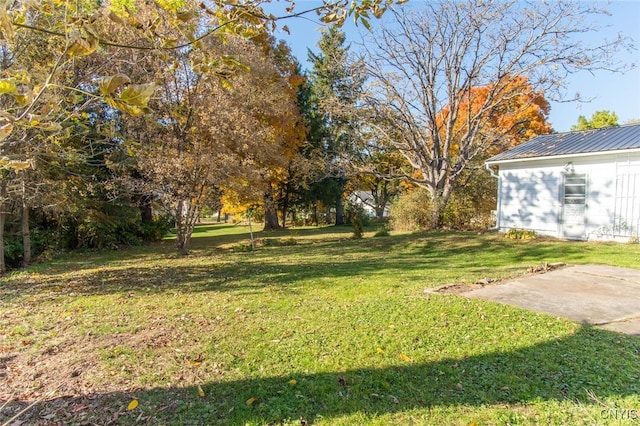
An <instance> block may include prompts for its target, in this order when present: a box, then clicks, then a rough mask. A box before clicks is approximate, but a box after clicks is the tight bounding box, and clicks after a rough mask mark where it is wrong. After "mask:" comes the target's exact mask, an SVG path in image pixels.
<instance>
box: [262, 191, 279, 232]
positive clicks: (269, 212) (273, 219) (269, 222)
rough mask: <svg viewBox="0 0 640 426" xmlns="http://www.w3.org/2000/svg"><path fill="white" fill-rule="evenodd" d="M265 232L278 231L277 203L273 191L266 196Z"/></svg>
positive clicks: (264, 200)
mask: <svg viewBox="0 0 640 426" xmlns="http://www.w3.org/2000/svg"><path fill="white" fill-rule="evenodd" d="M263 202H264V230H265V231H270V230H274V229H278V228H279V227H280V225H279V224H278V210H277V209H276V203H275V201H274V199H273V190H272V189H271V188H269V190H268V191H267V192H266V193H265V194H264V197H263Z"/></svg>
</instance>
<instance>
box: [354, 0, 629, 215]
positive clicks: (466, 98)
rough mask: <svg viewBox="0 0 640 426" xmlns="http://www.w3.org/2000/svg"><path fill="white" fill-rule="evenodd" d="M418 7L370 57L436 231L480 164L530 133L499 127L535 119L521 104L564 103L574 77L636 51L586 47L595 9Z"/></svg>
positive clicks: (398, 20)
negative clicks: (516, 136) (500, 121)
mask: <svg viewBox="0 0 640 426" xmlns="http://www.w3.org/2000/svg"><path fill="white" fill-rule="evenodd" d="M419 7H420V8H419V9H418V8H415V7H414V8H399V9H396V10H394V11H393V13H391V14H390V15H389V17H390V18H391V19H389V20H387V24H386V25H385V26H383V27H382V28H381V29H380V30H378V31H376V32H375V33H373V34H372V35H371V36H370V37H369V38H368V40H367V43H366V44H365V48H364V49H365V52H366V55H367V56H368V58H367V64H368V67H367V73H368V75H369V77H370V85H369V91H370V99H369V100H370V103H371V105H372V107H373V109H374V111H375V114H374V117H375V118H376V122H377V123H378V131H380V132H383V133H384V134H386V136H388V138H389V139H390V140H391V141H392V143H393V144H394V145H395V147H396V148H397V149H398V150H399V151H400V152H401V153H402V154H403V155H404V157H405V158H406V159H407V160H408V161H409V162H410V164H411V165H412V166H413V167H414V168H415V169H416V170H417V171H419V173H418V175H417V176H416V174H413V175H407V176H406V177H407V178H409V179H411V180H412V181H413V182H414V183H415V184H417V185H419V186H421V187H424V188H426V189H427V190H428V191H429V193H430V195H431V199H432V204H433V215H432V226H434V227H437V226H438V225H439V224H440V221H441V216H442V212H443V210H444V207H445V206H446V204H447V202H448V200H449V198H450V196H451V194H452V192H453V191H454V189H455V188H456V187H457V186H459V185H460V184H463V183H464V182H463V181H464V180H465V179H466V178H465V176H469V170H468V169H469V168H471V167H472V165H475V167H478V166H479V162H478V161H475V162H474V161H473V160H474V159H476V160H477V158H478V157H479V156H481V155H482V154H483V153H484V152H486V151H488V150H495V149H496V147H498V148H500V146H501V145H503V144H505V143H509V142H510V141H509V140H506V139H505V138H504V137H503V136H504V135H507V134H511V135H512V134H513V133H514V131H516V132H517V130H518V129H517V127H518V126H523V125H526V122H524V121H523V120H514V121H513V124H512V125H511V126H508V127H504V126H503V127H501V128H496V127H495V126H492V123H495V118H496V116H506V115H509V114H512V115H513V116H514V117H516V116H519V115H520V116H523V117H526V114H521V113H522V110H523V109H524V108H530V107H531V105H530V104H529V105H528V104H527V103H524V104H523V102H521V101H520V102H513V100H514V98H516V97H518V98H519V99H520V100H522V99H526V98H527V97H528V98H530V99H531V102H532V103H533V102H534V100H535V99H538V98H539V96H538V95H539V94H541V93H543V94H544V95H545V96H546V97H547V98H548V99H558V98H561V97H562V96H563V86H564V82H565V79H566V77H567V76H568V75H569V74H571V73H574V72H577V71H580V70H588V71H595V70H602V69H607V70H614V71H616V70H621V69H622V68H623V67H624V65H623V64H621V63H618V62H616V57H617V56H616V53H617V52H618V51H620V49H621V48H632V47H631V46H629V44H628V42H627V40H626V39H624V38H623V37H619V38H617V39H615V40H610V41H609V40H601V42H599V43H596V44H589V43H588V42H586V40H592V39H593V36H592V35H591V33H595V32H596V31H597V28H596V26H594V24H593V22H591V21H590V19H591V18H592V17H593V16H595V15H597V14H599V13H603V11H602V10H598V9H595V8H594V6H593V4H591V3H581V2H564V1H558V2H556V1H553V2H540V1H529V2H524V1H479V0H467V1H460V2H453V1H448V0H436V1H432V2H426V3H421V4H420V5H419ZM587 36H589V37H587ZM480 93H482V96H478V94H480ZM565 99H566V98H565ZM516 105H517V107H515V106H516ZM507 121H508V120H507Z"/></svg>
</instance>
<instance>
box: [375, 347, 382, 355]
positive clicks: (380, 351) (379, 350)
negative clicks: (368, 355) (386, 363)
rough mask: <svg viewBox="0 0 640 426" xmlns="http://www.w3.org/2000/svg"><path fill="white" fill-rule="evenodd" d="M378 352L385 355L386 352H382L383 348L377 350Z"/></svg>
mask: <svg viewBox="0 0 640 426" xmlns="http://www.w3.org/2000/svg"><path fill="white" fill-rule="evenodd" d="M376 352H378V353H379V354H383V353H384V351H383V350H382V348H378V349H376Z"/></svg>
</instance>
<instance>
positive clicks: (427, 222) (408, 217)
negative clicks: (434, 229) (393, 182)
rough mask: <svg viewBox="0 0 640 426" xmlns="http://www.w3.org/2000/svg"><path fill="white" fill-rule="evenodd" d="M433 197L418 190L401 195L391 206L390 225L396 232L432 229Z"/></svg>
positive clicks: (424, 191)
mask: <svg viewBox="0 0 640 426" xmlns="http://www.w3.org/2000/svg"><path fill="white" fill-rule="evenodd" d="M431 210H432V208H431V196H430V195H429V193H428V192H427V191H426V190H422V189H416V190H413V191H411V192H407V193H405V194H403V195H401V196H400V197H399V198H398V199H397V200H396V201H395V202H394V203H392V204H391V213H390V221H389V224H390V226H391V228H392V229H393V230H395V231H420V230H425V229H430V228H431V221H432V217H431Z"/></svg>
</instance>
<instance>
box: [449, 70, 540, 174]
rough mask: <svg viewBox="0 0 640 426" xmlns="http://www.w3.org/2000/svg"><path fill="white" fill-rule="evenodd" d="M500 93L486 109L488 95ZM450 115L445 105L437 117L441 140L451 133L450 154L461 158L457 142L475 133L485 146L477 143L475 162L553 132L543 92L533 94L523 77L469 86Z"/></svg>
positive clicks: (510, 77)
mask: <svg viewBox="0 0 640 426" xmlns="http://www.w3.org/2000/svg"><path fill="white" fill-rule="evenodd" d="M496 91H499V92H500V93H501V96H500V102H499V103H498V102H496V104H495V105H490V108H487V101H488V98H489V96H494V95H491V93H495V92H496ZM461 99H462V100H461V102H460V105H459V106H458V108H457V111H455V113H452V112H451V110H450V107H449V106H448V105H447V106H446V107H444V108H443V109H442V111H441V112H440V113H439V114H438V116H437V125H438V129H439V131H440V133H441V135H442V137H443V138H444V137H446V135H445V133H446V132H451V133H452V135H453V136H452V140H453V143H452V154H453V157H454V158H456V157H457V156H459V155H460V143H459V142H458V141H460V140H464V139H465V138H466V137H467V135H468V134H470V133H474V132H477V134H478V137H479V138H480V139H482V140H483V142H484V143H478V144H477V145H478V146H477V148H476V152H475V153H474V155H473V157H474V159H476V160H477V161H476V162H477V163H480V165H481V163H483V162H484V160H486V159H487V158H489V157H491V156H493V155H496V154H498V153H500V152H502V151H504V150H507V149H510V148H513V147H515V146H516V145H519V144H521V143H523V142H526V141H527V140H529V139H531V138H534V137H536V136H538V135H543V134H548V133H551V132H552V128H551V124H549V122H548V121H547V116H548V115H549V111H550V108H551V107H550V105H549V102H547V100H546V99H545V97H544V94H543V93H542V92H537V91H535V90H534V89H533V88H532V87H531V85H530V84H529V82H528V79H527V78H526V77H522V76H513V77H512V76H509V75H507V76H505V77H504V78H503V79H502V81H500V82H497V83H492V84H489V85H486V86H480V87H472V88H470V89H469V90H467V91H466V92H465V93H464V94H463V96H462V97H461Z"/></svg>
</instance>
